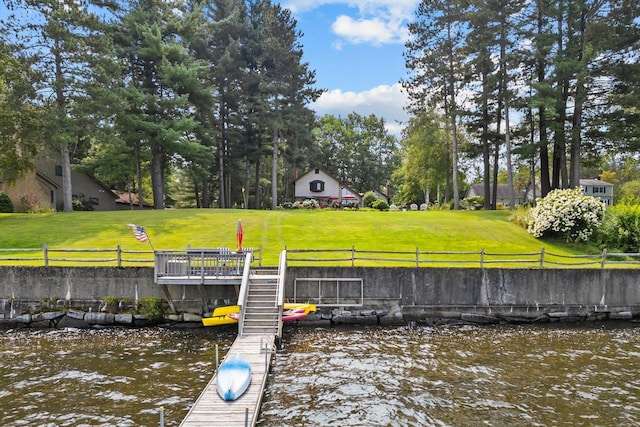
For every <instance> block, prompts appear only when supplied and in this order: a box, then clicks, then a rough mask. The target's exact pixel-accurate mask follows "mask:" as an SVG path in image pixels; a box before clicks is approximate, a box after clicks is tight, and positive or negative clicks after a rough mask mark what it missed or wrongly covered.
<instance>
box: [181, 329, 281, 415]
mask: <svg viewBox="0 0 640 427" xmlns="http://www.w3.org/2000/svg"><path fill="white" fill-rule="evenodd" d="M265 348H266V352H265ZM273 351H274V335H244V336H238V338H236V340H235V341H234V343H233V345H232V346H231V348H230V349H229V352H228V353H227V355H226V357H225V360H226V359H229V358H231V357H233V356H234V355H235V354H241V355H242V357H243V358H244V359H245V360H246V361H247V362H249V364H250V365H251V385H250V386H249V389H248V390H247V391H246V393H244V394H243V395H242V396H241V397H240V398H239V399H238V400H234V401H230V402H229V401H224V400H222V398H221V397H220V396H219V395H218V392H217V391H216V375H214V376H213V378H211V380H210V381H209V383H208V384H207V386H206V387H205V388H204V390H203V391H202V393H201V394H200V397H199V398H198V400H196V402H195V403H194V404H193V406H192V407H191V410H190V411H189V413H188V414H187V416H186V417H185V419H184V420H183V421H182V424H180V425H181V426H183V427H212V426H224V427H245V426H254V425H255V424H256V422H257V421H258V415H259V413H260V404H261V403H262V396H263V394H264V388H265V385H266V383H267V376H268V374H269V366H270V364H271V359H272V357H273Z"/></svg>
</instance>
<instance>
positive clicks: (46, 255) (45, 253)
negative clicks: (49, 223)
mask: <svg viewBox="0 0 640 427" xmlns="http://www.w3.org/2000/svg"><path fill="white" fill-rule="evenodd" d="M42 256H43V257H44V266H45V267H49V251H48V249H47V244H46V243H45V244H44V245H42Z"/></svg>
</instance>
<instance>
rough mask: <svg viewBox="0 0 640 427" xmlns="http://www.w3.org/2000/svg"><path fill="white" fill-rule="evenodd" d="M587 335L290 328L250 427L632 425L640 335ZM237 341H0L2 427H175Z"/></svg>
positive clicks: (143, 335)
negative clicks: (257, 417) (161, 413)
mask: <svg viewBox="0 0 640 427" xmlns="http://www.w3.org/2000/svg"><path fill="white" fill-rule="evenodd" d="M638 331H639V330H638V329H636V328H633V327H629V326H628V325H627V326H626V327H616V326H615V325H613V324H606V325H588V327H584V325H582V326H581V327H558V326H547V327H543V326H531V327H504V326H501V327H487V328H477V327H448V328H438V329H435V328H376V327H369V328H316V329H313V328H296V327H289V328H288V329H287V330H286V339H285V348H284V351H282V352H280V353H279V354H278V355H277V358H276V361H275V364H274V366H273V369H272V372H271V374H270V378H269V383H268V386H267V390H266V395H265V398H264V400H263V406H262V412H261V415H260V420H259V422H258V425H260V426H262V427H280V426H285V425H286V426H309V425H314V426H338V425H340V426H343V425H353V426H470V425H490V426H505V425H510V426H511V425H518V426H547V425H583V426H593V425H598V426H619V425H638V424H639V423H640V405H639V402H638V400H639V398H640V373H639V372H640V333H639V332H638ZM233 339H234V334H233V332H232V331H229V330H226V331H222V332H221V331H220V330H218V329H216V328H206V329H198V330H194V331H181V330H164V329H158V328H157V329H104V330H69V329H67V330H22V331H5V332H0V424H1V425H3V426H79V425H85V426H118V427H120V426H155V425H158V421H159V408H160V407H163V408H164V409H165V425H167V426H177V425H179V424H180V422H181V421H182V418H183V417H184V416H185V415H186V413H187V411H188V409H189V407H190V405H191V404H192V403H193V402H194V401H195V399H196V398H197V397H198V395H199V393H200V391H201V390H202V389H203V388H204V386H205V385H206V384H207V382H208V381H209V379H210V378H211V375H212V374H213V370H214V368H215V347H216V345H218V346H219V350H220V357H222V355H224V353H225V352H226V351H227V349H228V348H229V346H230V345H231V343H232V341H233Z"/></svg>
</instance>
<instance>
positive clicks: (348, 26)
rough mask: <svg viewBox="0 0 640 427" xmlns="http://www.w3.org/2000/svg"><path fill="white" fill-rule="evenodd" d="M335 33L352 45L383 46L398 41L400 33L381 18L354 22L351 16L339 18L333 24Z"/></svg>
mask: <svg viewBox="0 0 640 427" xmlns="http://www.w3.org/2000/svg"><path fill="white" fill-rule="evenodd" d="M331 29H332V30H333V32H334V33H335V34H336V35H338V36H340V37H342V38H344V39H347V40H349V41H350V42H351V43H354V44H359V43H371V44H373V45H376V46H378V45H382V44H385V43H392V42H394V41H396V40H398V36H399V34H398V33H399V31H398V28H395V27H394V26H393V25H392V24H391V23H390V22H384V21H382V20H380V19H379V18H374V19H361V20H354V19H353V18H351V17H350V16H346V15H342V16H339V17H338V18H337V19H336V20H335V21H334V22H333V24H332V26H331Z"/></svg>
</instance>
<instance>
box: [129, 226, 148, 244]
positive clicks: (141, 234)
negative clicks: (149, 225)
mask: <svg viewBox="0 0 640 427" xmlns="http://www.w3.org/2000/svg"><path fill="white" fill-rule="evenodd" d="M127 225H128V226H129V227H131V229H132V230H133V235H134V236H135V238H136V239H138V240H139V241H141V242H148V241H149V236H147V231H146V230H145V229H144V227H143V226H141V225H135V224H127Z"/></svg>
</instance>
